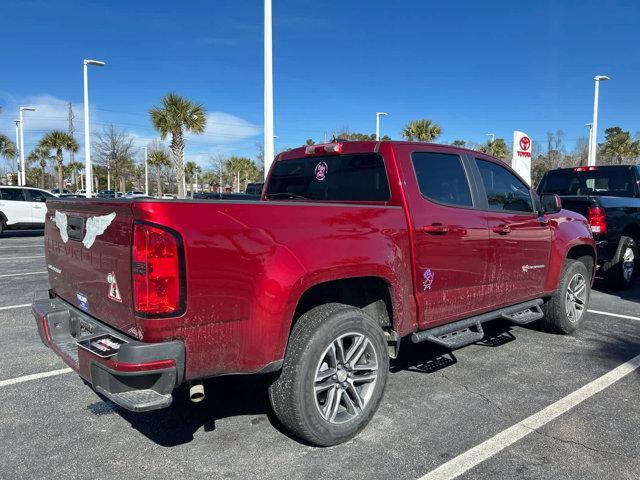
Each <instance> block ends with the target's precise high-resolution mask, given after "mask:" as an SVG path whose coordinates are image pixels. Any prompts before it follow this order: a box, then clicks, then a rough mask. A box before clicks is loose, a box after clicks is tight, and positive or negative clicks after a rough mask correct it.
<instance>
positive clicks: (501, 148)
mask: <svg viewBox="0 0 640 480" xmlns="http://www.w3.org/2000/svg"><path fill="white" fill-rule="evenodd" d="M480 151H481V152H484V153H486V154H487V155H491V156H492V157H496V158H499V159H500V160H506V159H507V158H508V157H509V148H507V143H506V142H505V141H504V138H496V139H495V140H494V141H491V140H489V141H488V142H487V143H485V144H484V145H482V146H481V147H480Z"/></svg>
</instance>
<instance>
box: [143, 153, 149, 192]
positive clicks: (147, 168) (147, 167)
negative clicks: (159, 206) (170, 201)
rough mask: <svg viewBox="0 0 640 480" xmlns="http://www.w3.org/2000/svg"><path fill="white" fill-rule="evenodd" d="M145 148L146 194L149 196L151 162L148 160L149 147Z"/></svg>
mask: <svg viewBox="0 0 640 480" xmlns="http://www.w3.org/2000/svg"><path fill="white" fill-rule="evenodd" d="M142 148H143V149H144V194H145V195H146V196H147V197H148V196H149V162H148V161H147V147H142Z"/></svg>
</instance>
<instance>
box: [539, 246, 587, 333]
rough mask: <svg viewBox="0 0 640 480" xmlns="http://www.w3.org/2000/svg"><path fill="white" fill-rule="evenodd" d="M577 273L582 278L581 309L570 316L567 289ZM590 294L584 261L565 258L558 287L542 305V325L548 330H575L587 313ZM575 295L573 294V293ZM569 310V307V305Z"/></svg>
mask: <svg viewBox="0 0 640 480" xmlns="http://www.w3.org/2000/svg"><path fill="white" fill-rule="evenodd" d="M577 275H579V276H581V277H582V279H583V280H584V296H583V297H582V290H581V293H580V295H581V298H583V304H582V310H581V311H580V313H579V315H577V314H576V316H575V317H573V318H572V316H571V313H570V311H568V308H567V304H568V302H569V298H568V297H570V295H569V293H570V292H568V291H567V289H568V288H569V286H570V284H571V285H574V284H573V283H572V282H574V281H575V279H576V276H577ZM590 295H591V272H590V271H588V270H587V267H586V266H585V264H584V263H582V262H580V261H579V260H570V259H567V260H566V263H565V265H564V268H563V270H562V277H561V279H560V283H559V285H558V289H557V290H556V292H555V293H554V294H553V296H552V297H551V298H550V299H549V300H547V302H546V303H545V304H544V305H542V311H543V312H544V317H543V318H542V320H541V321H540V323H541V325H542V327H543V328H544V329H545V330H547V331H548V332H553V333H562V334H568V333H573V332H574V331H576V330H577V329H578V328H579V327H580V325H582V323H583V322H584V318H585V316H586V313H587V307H588V305H589V296H590ZM574 297H575V295H574ZM569 310H570V307H569Z"/></svg>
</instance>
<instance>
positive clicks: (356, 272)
mask: <svg viewBox="0 0 640 480" xmlns="http://www.w3.org/2000/svg"><path fill="white" fill-rule="evenodd" d="M47 207H48V213H47V218H46V225H45V251H46V265H47V269H48V273H49V283H50V290H49V291H48V292H46V294H43V295H42V296H41V297H42V298H41V299H39V300H36V301H35V302H34V303H33V314H34V316H35V318H36V321H37V326H38V331H39V334H40V337H41V339H42V341H43V342H44V343H45V344H46V345H47V346H49V347H50V348H52V349H53V350H54V351H55V352H56V353H57V354H58V355H59V356H60V357H61V358H62V359H63V360H64V361H65V362H66V363H67V364H68V365H69V366H71V367H72V368H73V369H74V370H75V371H77V373H78V374H79V375H80V376H81V377H82V378H83V379H84V380H85V381H86V382H87V383H88V384H90V385H91V387H92V388H93V389H94V390H95V391H96V392H97V393H99V394H100V395H102V396H103V397H106V398H108V399H110V400H111V401H113V402H115V403H116V404H118V405H120V406H122V407H124V408H125V409H129V410H132V411H147V410H153V409H159V408H163V407H167V406H169V405H170V404H171V401H172V392H174V390H175V389H176V388H177V387H178V386H180V385H182V384H188V385H189V393H190V396H191V399H192V400H193V401H198V400H201V399H202V398H203V396H204V386H203V383H202V381H203V379H206V378H209V377H214V376H217V375H228V374H248V373H267V372H270V373H271V374H272V375H273V376H274V381H273V383H272V384H271V385H270V387H269V397H270V400H271V404H272V406H273V410H274V412H275V413H276V415H277V416H278V418H279V419H280V421H281V422H282V423H283V424H284V425H285V426H286V427H287V428H288V429H290V431H291V432H292V433H293V434H294V435H296V436H297V437H299V438H301V439H303V440H305V441H307V442H310V443H312V444H316V445H322V446H326V445H334V444H337V443H340V442H344V441H346V440H348V439H350V438H352V437H353V436H354V435H356V434H357V433H358V432H359V431H360V430H361V429H362V428H364V427H365V426H366V424H367V423H368V422H369V420H370V419H371V417H372V416H373V415H374V412H375V411H376V409H377V408H378V405H379V403H380V401H381V398H382V394H383V391H384V389H385V385H386V382H387V375H388V367H389V362H390V360H389V359H390V358H395V357H397V355H398V353H399V348H400V344H401V342H400V340H401V339H402V338H404V337H407V338H411V340H412V341H413V342H432V343H434V344H437V345H440V346H444V347H447V348H450V349H455V348H460V347H462V346H464V345H467V344H470V343H473V342H476V341H479V340H481V339H482V338H483V335H484V333H483V329H482V324H483V323H484V322H487V321H490V320H494V319H498V318H501V319H506V320H508V321H510V322H514V323H516V324H525V323H528V322H533V321H539V322H541V325H542V326H543V327H544V328H546V329H547V330H550V331H553V332H559V333H571V332H573V331H574V330H575V329H576V328H578V327H579V326H580V324H581V323H582V322H583V321H584V316H585V311H586V308H587V304H588V301H589V293H590V287H591V283H592V279H593V271H594V265H595V262H596V249H595V245H594V241H593V238H592V235H591V231H590V230H589V225H588V223H587V221H586V219H585V218H584V217H583V216H581V215H579V214H577V213H573V212H569V211H566V210H561V204H560V200H559V198H558V197H557V196H556V195H553V194H551V195H546V194H545V195H541V196H540V197H538V196H537V195H536V194H535V193H534V192H533V191H531V190H530V189H529V188H528V187H527V186H526V184H525V183H524V182H523V181H522V179H521V178H519V177H518V176H517V175H516V174H515V173H514V172H513V171H512V170H511V169H510V168H509V167H508V166H507V165H506V164H504V163H503V162H501V161H499V160H497V159H495V158H492V157H489V156H487V155H485V154H483V153H479V152H474V151H471V150H465V149H460V148H455V147H450V146H443V145H432V144H426V143H410V142H392V141H382V142H371V141H365V142H334V143H329V144H321V145H312V146H308V147H302V148H297V149H293V150H290V151H287V152H283V153H281V154H279V155H278V156H277V157H276V159H275V161H274V163H273V166H272V168H271V170H270V173H269V176H268V179H267V182H266V183H265V188H264V191H263V193H262V196H261V197H260V199H259V200H257V201H239V202H233V201H228V200H225V201H217V200H202V199H200V200H171V201H163V200H157V199H146V198H145V199H85V200H78V201H56V200H53V201H51V200H50V201H48V202H47ZM185 390H186V387H185Z"/></svg>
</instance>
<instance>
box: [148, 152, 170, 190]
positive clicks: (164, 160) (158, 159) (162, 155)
mask: <svg viewBox="0 0 640 480" xmlns="http://www.w3.org/2000/svg"><path fill="white" fill-rule="evenodd" d="M151 148H152V150H150V151H149V153H148V155H147V163H148V164H149V166H150V167H153V168H155V169H156V196H158V197H161V196H162V177H161V175H162V167H168V166H169V165H171V159H170V158H169V154H168V153H167V151H166V150H164V149H163V148H161V147H160V146H158V145H154V146H152V147H151Z"/></svg>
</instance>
